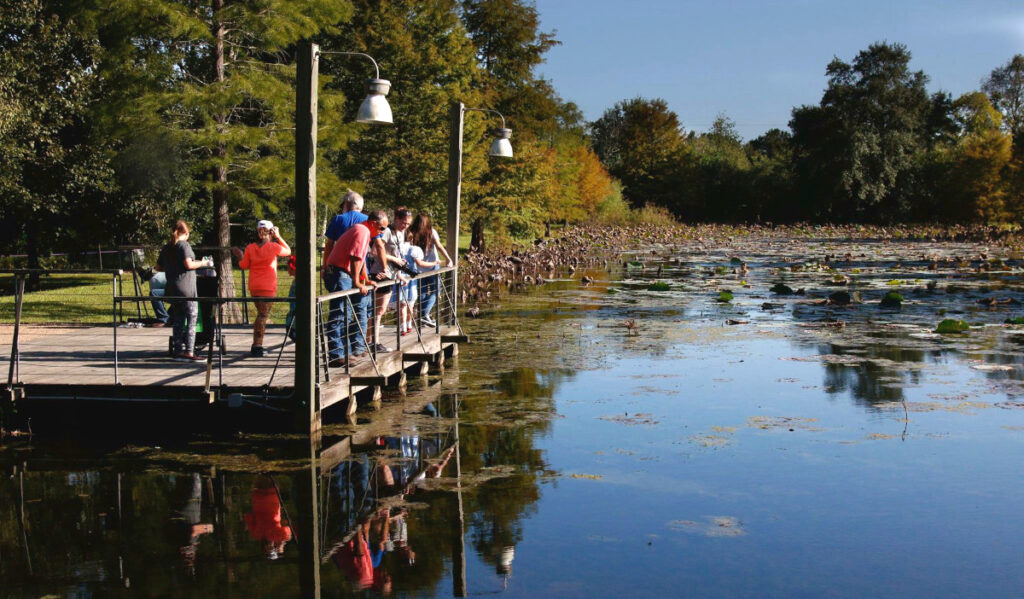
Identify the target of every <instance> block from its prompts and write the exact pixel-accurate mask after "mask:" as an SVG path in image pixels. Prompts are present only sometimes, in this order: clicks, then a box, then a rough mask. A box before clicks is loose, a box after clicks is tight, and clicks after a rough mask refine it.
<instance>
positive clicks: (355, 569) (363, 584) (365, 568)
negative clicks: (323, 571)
mask: <svg viewBox="0 0 1024 599" xmlns="http://www.w3.org/2000/svg"><path fill="white" fill-rule="evenodd" d="M367 528H368V526H367V525H363V524H359V525H358V526H357V527H356V534H355V535H354V536H353V537H352V538H351V539H349V540H348V541H346V542H345V543H344V544H343V545H342V546H341V549H339V550H338V552H337V553H335V554H334V563H335V565H337V566H338V568H340V569H341V571H342V572H344V573H345V576H347V577H348V578H349V580H351V581H352V584H354V585H355V586H356V587H357V588H359V589H365V588H369V587H370V586H371V585H373V558H372V557H371V556H370V544H369V542H368V541H367V538H366V535H367Z"/></svg>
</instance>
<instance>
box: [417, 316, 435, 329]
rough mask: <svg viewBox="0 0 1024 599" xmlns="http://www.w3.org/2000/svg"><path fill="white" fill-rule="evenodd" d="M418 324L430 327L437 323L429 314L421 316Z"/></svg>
mask: <svg viewBox="0 0 1024 599" xmlns="http://www.w3.org/2000/svg"><path fill="white" fill-rule="evenodd" d="M420 324H422V325H423V326H425V327H430V328H434V327H436V326H437V323H436V322H434V319H433V318H431V317H429V316H424V317H423V318H421V319H420Z"/></svg>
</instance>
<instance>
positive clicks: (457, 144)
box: [446, 102, 512, 312]
mask: <svg viewBox="0 0 1024 599" xmlns="http://www.w3.org/2000/svg"><path fill="white" fill-rule="evenodd" d="M467 112H489V113H492V114H496V115H498V116H499V117H501V129H498V131H497V137H496V138H495V140H494V142H493V143H491V147H490V149H489V150H488V152H487V153H488V154H489V155H491V156H497V157H501V158H511V157H512V142H511V141H509V139H510V138H511V137H512V130H511V129H509V128H508V127H506V126H505V116H504V115H502V114H501V113H500V112H498V111H497V110H490V109H488V108H467V107H466V105H465V104H463V103H462V102H455V103H453V104H452V107H451V110H450V111H449V113H448V116H449V119H450V123H451V128H450V133H449V145H448V232H447V233H448V234H447V240H446V241H447V244H446V245H447V246H448V255H449V256H451V257H452V266H454V267H456V268H455V270H454V272H452V312H454V311H455V308H456V306H457V305H458V297H457V296H458V288H459V269H458V266H459V212H460V208H461V207H460V204H459V202H460V200H461V196H462V129H463V124H464V122H465V118H466V113H467Z"/></svg>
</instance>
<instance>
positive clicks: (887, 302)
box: [881, 291, 903, 308]
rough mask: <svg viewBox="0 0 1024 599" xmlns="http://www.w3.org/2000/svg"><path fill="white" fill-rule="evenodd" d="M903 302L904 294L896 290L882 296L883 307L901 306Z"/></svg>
mask: <svg viewBox="0 0 1024 599" xmlns="http://www.w3.org/2000/svg"><path fill="white" fill-rule="evenodd" d="M902 304H903V296H902V295H900V294H899V293H897V292H895V291H890V292H889V293H886V294H885V297H883V298H882V303H881V306H882V307H883V308H899V307H900V306H901V305H902Z"/></svg>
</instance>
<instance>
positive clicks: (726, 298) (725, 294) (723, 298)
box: [715, 289, 732, 303]
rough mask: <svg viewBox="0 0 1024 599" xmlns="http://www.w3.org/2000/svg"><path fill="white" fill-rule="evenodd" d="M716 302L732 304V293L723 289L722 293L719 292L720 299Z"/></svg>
mask: <svg viewBox="0 0 1024 599" xmlns="http://www.w3.org/2000/svg"><path fill="white" fill-rule="evenodd" d="M715 301H718V302H722V303H725V302H731V301H732V292H731V291H729V290H727V289H723V290H722V291H719V292H718V299H716V300H715Z"/></svg>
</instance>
